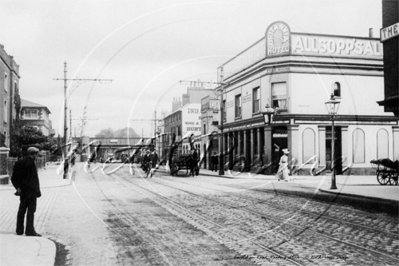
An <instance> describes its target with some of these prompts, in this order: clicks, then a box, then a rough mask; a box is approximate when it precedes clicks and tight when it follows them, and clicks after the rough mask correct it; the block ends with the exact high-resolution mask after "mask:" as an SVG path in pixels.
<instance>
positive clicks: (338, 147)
mask: <svg viewBox="0 0 399 266" xmlns="http://www.w3.org/2000/svg"><path fill="white" fill-rule="evenodd" d="M331 130H332V127H326V167H327V169H331V164H332V160H331V159H332V158H331V155H332V154H331V151H332V147H331V146H332V132H331ZM334 131H335V132H334V133H335V134H334V146H335V149H334V157H335V171H336V174H342V130H341V127H337V126H335V127H334Z"/></svg>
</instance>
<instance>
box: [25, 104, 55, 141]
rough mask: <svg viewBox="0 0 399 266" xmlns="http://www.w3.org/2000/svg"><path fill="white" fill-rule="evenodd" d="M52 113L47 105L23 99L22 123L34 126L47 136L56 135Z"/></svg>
mask: <svg viewBox="0 0 399 266" xmlns="http://www.w3.org/2000/svg"><path fill="white" fill-rule="evenodd" d="M50 114H51V112H50V110H49V109H48V108H47V107H46V106H44V105H40V104H37V103H33V102H30V101H27V100H24V99H21V117H20V121H21V124H22V125H29V126H31V127H34V128H36V129H38V130H40V131H41V132H42V133H43V135H45V136H50V135H54V133H55V131H54V129H53V128H52V123H51V120H50Z"/></svg>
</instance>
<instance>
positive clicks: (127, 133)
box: [114, 127, 140, 138]
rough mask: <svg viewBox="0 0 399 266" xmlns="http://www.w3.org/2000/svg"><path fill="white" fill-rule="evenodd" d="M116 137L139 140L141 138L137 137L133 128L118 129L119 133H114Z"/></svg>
mask: <svg viewBox="0 0 399 266" xmlns="http://www.w3.org/2000/svg"><path fill="white" fill-rule="evenodd" d="M114 137H115V138H126V137H128V138H139V137H140V136H139V135H137V133H136V132H135V131H134V129H133V128H131V127H130V128H127V127H125V128H122V129H118V130H117V131H115V132H114Z"/></svg>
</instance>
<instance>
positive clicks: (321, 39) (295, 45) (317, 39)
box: [291, 34, 382, 58]
mask: <svg viewBox="0 0 399 266" xmlns="http://www.w3.org/2000/svg"><path fill="white" fill-rule="evenodd" d="M291 42H292V48H291V49H292V54H298V55H327V56H345V57H370V58H382V45H381V43H380V42H379V41H378V40H372V39H365V38H353V37H352V38H351V37H348V38H345V37H340V36H318V35H304V34H293V35H292V41H291Z"/></svg>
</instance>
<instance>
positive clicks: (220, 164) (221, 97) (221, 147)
mask: <svg viewBox="0 0 399 266" xmlns="http://www.w3.org/2000/svg"><path fill="white" fill-rule="evenodd" d="M220 86H221V87H220V148H219V155H220V156H219V157H220V158H219V175H224V151H223V149H224V147H223V144H224V143H223V142H224V138H223V121H224V106H223V84H221V85H220Z"/></svg>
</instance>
